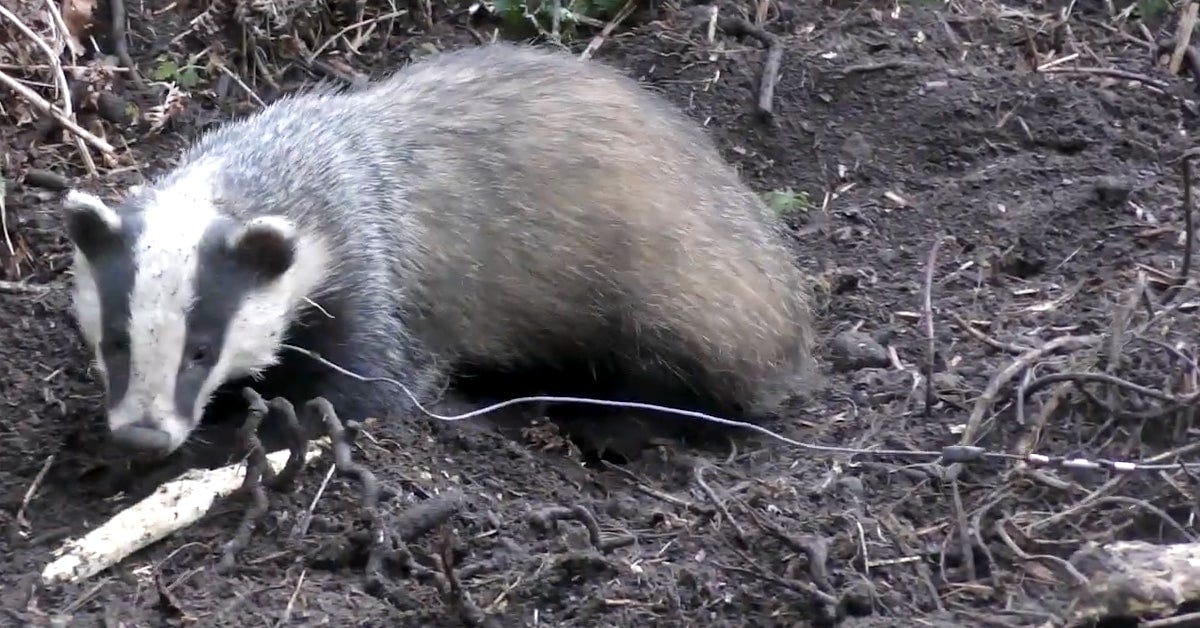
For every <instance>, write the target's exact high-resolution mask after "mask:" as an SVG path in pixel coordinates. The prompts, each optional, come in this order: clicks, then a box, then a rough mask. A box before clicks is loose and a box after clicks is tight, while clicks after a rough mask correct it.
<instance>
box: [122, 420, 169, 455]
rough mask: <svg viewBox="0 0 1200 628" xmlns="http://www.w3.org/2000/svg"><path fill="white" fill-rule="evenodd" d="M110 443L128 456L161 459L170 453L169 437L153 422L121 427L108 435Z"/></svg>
mask: <svg viewBox="0 0 1200 628" xmlns="http://www.w3.org/2000/svg"><path fill="white" fill-rule="evenodd" d="M110 438H111V439H112V442H113V444H114V445H116V446H117V447H119V448H121V449H123V450H125V451H126V452H128V453H130V454H135V455H139V456H148V457H154V458H158V457H162V456H166V455H167V454H169V453H171V451H172V450H173V449H174V448H173V447H172V446H171V435H170V434H169V433H167V431H166V430H163V429H160V428H159V427H157V426H156V425H155V424H154V422H153V421H149V420H142V421H139V422H137V423H132V424H129V425H122V426H121V427H118V428H116V429H114V430H112V432H111V433H110Z"/></svg>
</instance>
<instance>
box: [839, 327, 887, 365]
mask: <svg viewBox="0 0 1200 628" xmlns="http://www.w3.org/2000/svg"><path fill="white" fill-rule="evenodd" d="M830 357H831V359H832V362H833V365H834V366H835V367H836V368H838V369H840V370H844V371H854V370H858V369H864V368H873V367H885V366H887V365H889V364H891V360H889V359H888V353H887V349H884V348H883V345H881V344H879V342H878V341H876V340H875V339H874V338H872V337H871V336H870V334H867V333H864V332H861V331H846V332H842V333H840V334H838V335H837V336H836V337H835V338H834V339H833V341H832V342H831V343H830Z"/></svg>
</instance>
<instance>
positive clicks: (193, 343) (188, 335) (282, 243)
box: [63, 182, 321, 457]
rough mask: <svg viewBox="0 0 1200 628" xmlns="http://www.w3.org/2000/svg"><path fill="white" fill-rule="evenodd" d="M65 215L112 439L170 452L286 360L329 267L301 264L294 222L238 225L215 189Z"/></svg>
mask: <svg viewBox="0 0 1200 628" xmlns="http://www.w3.org/2000/svg"><path fill="white" fill-rule="evenodd" d="M184 183H186V182H184ZM63 207H64V210H65V221H64V222H65V224H66V228H67V234H68V237H69V239H70V240H71V242H72V244H73V245H74V249H75V260H74V275H75V281H74V295H73V298H74V310H75V315H76V318H77V321H78V323H79V328H80V331H81V333H82V336H83V338H84V340H85V341H86V343H87V344H88V346H89V347H90V348H91V350H92V355H93V357H94V359H95V363H96V366H97V367H98V370H99V371H100V373H101V374H102V375H103V381H104V385H105V390H106V410H107V412H106V414H107V419H108V428H109V430H110V434H111V437H112V441H113V442H114V443H116V444H118V445H119V446H122V447H123V448H125V449H127V450H128V451H130V453H132V454H138V455H142V456H150V457H160V456H165V455H167V454H170V453H172V452H174V451H175V450H176V449H178V448H179V446H180V445H182V444H183V443H184V442H185V441H186V440H187V438H188V436H189V435H190V434H191V433H192V431H193V430H194V429H195V428H196V426H197V425H198V424H199V422H200V419H201V416H202V415H203V412H204V409H205V407H206V406H207V405H208V402H209V401H210V399H211V398H212V396H213V393H214V392H216V390H217V388H218V387H219V386H220V385H221V384H223V383H226V382H228V381H231V380H234V379H237V378H241V377H245V376H256V375H258V374H260V373H261V372H262V370H263V369H265V368H267V367H269V366H271V365H272V364H274V363H275V361H276V360H277V357H276V356H277V353H278V350H279V345H280V343H281V342H283V335H284V332H285V330H286V326H287V325H288V323H289V321H290V314H291V311H292V306H293V304H294V303H295V302H296V301H297V300H298V299H302V298H303V297H304V296H305V291H306V290H307V288H308V287H310V286H309V285H308V284H306V281H305V279H308V278H309V277H310V276H312V275H313V274H315V273H314V272H310V273H309V274H308V275H305V272H306V267H307V269H308V270H310V271H311V270H313V269H314V268H318V267H314V266H313V265H312V264H304V263H300V262H298V261H297V260H298V258H299V254H300V252H301V246H302V242H301V239H300V238H299V236H298V233H297V230H296V228H295V227H294V225H292V224H291V223H290V222H289V221H288V220H287V219H285V218H282V217H277V216H269V217H258V218H254V219H251V220H248V221H239V220H235V219H233V218H231V217H229V216H227V215H224V214H222V213H221V212H220V211H218V210H217V209H216V207H215V206H214V203H213V201H212V200H211V198H210V197H209V195H208V193H207V189H206V186H204V185H198V186H196V185H193V186H188V185H186V184H184V185H181V184H179V183H176V184H174V185H170V186H168V187H162V188H157V189H155V188H152V189H150V190H148V191H146V192H141V193H137V194H134V195H132V196H131V197H130V198H129V199H127V200H126V201H125V202H124V203H123V204H121V205H117V206H109V205H107V204H105V202H104V201H102V200H100V199H99V198H97V197H95V196H92V195H90V194H87V193H84V192H79V191H71V192H69V193H68V194H67V196H66V199H65V201H64V203H63ZM314 261H317V260H314ZM317 263H318V264H320V263H321V262H320V261H317ZM315 272H319V270H317V271H315Z"/></svg>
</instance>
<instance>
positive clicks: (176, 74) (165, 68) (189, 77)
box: [151, 57, 204, 89]
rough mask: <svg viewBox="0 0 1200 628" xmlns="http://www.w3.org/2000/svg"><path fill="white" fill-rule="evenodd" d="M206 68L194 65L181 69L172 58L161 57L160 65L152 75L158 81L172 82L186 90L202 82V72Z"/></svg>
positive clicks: (186, 65)
mask: <svg viewBox="0 0 1200 628" xmlns="http://www.w3.org/2000/svg"><path fill="white" fill-rule="evenodd" d="M203 69H204V68H203V67H201V66H198V65H196V64H194V63H189V64H185V65H184V66H183V67H180V66H179V64H178V63H176V62H175V60H174V59H171V58H170V57H159V58H158V65H157V66H155V67H154V73H153V74H152V75H151V76H152V77H153V78H154V80H156V81H172V82H174V83H175V84H177V85H179V86H180V87H182V88H184V89H191V88H192V87H195V86H196V84H197V83H199V82H200V71H202V70H203Z"/></svg>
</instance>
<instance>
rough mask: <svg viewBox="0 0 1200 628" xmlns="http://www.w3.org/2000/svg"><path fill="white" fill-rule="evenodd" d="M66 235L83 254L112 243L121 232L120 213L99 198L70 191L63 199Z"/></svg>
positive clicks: (89, 253) (77, 191) (85, 193)
mask: <svg viewBox="0 0 1200 628" xmlns="http://www.w3.org/2000/svg"><path fill="white" fill-rule="evenodd" d="M63 213H64V216H63V222H65V223H66V227H67V237H68V238H70V239H71V242H72V243H74V244H75V246H77V247H79V249H80V250H81V251H83V252H84V254H87V255H91V254H92V253H94V252H95V251H96V250H97V249H98V248H99V247H101V246H104V245H105V244H107V243H109V242H112V241H113V240H114V239H116V238H118V237H119V236H120V233H121V216H120V215H119V214H117V212H115V211H113V209H112V208H111V207H109V206H108V205H107V204H105V203H104V201H102V200H100V198H99V197H97V196H93V195H91V194H88V193H87V192H81V191H79V190H71V191H69V192H67V195H66V197H65V198H64V199H63Z"/></svg>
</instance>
